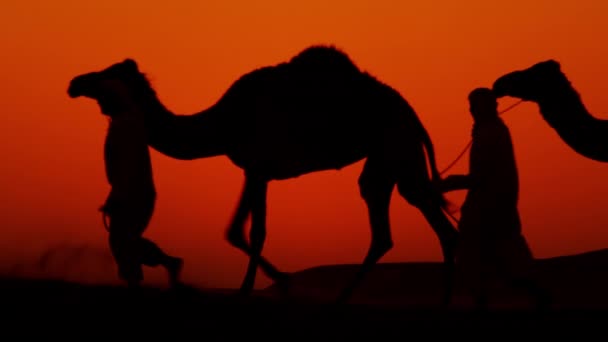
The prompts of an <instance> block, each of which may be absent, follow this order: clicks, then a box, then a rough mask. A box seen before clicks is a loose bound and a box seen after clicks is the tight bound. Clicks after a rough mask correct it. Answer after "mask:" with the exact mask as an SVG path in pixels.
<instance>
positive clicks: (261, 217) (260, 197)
mask: <svg viewBox="0 0 608 342" xmlns="http://www.w3.org/2000/svg"><path fill="white" fill-rule="evenodd" d="M267 187H268V185H267V181H266V180H264V179H263V178H260V177H256V176H254V175H252V174H251V173H246V175H245V185H244V188H243V193H242V194H241V199H240V201H239V205H238V207H237V210H236V213H235V214H234V217H233V218H232V222H231V224H230V226H229V227H228V230H227V231H226V239H227V240H228V242H230V244H231V245H232V246H234V247H236V248H238V249H240V250H241V251H243V252H245V253H246V254H247V256H249V265H248V266H247V272H246V274H245V277H244V279H243V283H242V284H241V287H240V290H239V292H240V294H242V295H249V294H250V293H251V291H252V290H253V288H254V285H255V278H256V273H257V268H258V266H259V267H261V268H262V270H263V271H264V273H266V275H267V276H269V277H270V278H271V279H272V280H274V281H275V282H277V283H279V285H281V286H282V287H284V286H286V281H287V280H288V278H289V277H288V275H287V274H286V273H284V272H282V271H279V270H278V269H277V267H276V266H274V265H273V264H272V263H270V261H268V260H267V259H266V258H264V257H263V256H262V249H263V247H264V240H265V239H266V200H267V197H266V192H267ZM249 214H251V231H250V244H248V243H247V241H246V239H245V221H246V219H247V217H248V216H249Z"/></svg>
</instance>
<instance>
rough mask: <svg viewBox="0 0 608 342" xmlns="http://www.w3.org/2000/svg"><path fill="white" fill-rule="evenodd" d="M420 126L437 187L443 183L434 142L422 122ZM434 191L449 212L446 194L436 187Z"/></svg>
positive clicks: (432, 175) (432, 176)
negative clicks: (439, 183)
mask: <svg viewBox="0 0 608 342" xmlns="http://www.w3.org/2000/svg"><path fill="white" fill-rule="evenodd" d="M419 124H420V128H421V129H420V131H421V133H422V143H423V145H424V149H425V150H426V154H427V157H428V160H429V164H430V167H431V182H432V183H433V185H435V184H438V182H440V181H441V173H440V172H439V169H438V168H437V160H436V158H435V147H434V146H433V141H432V140H431V136H430V135H429V132H428V131H427V130H426V128H424V126H423V125H422V123H421V122H419ZM433 189H436V192H437V196H438V198H439V202H440V204H441V207H442V208H443V209H445V210H448V207H449V206H450V202H449V201H448V200H447V199H446V197H445V196H444V194H443V193H442V192H441V191H439V189H437V188H436V187H435V186H433Z"/></svg>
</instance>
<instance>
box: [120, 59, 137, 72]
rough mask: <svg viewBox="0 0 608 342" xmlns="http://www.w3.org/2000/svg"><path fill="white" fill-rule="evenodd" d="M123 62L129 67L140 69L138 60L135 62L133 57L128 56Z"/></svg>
mask: <svg viewBox="0 0 608 342" xmlns="http://www.w3.org/2000/svg"><path fill="white" fill-rule="evenodd" d="M122 64H123V65H124V66H126V67H128V68H131V69H134V70H138V68H137V62H135V60H133V59H131V58H127V59H125V60H124V61H123V62H122Z"/></svg>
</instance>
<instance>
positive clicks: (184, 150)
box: [147, 102, 227, 160]
mask: <svg viewBox="0 0 608 342" xmlns="http://www.w3.org/2000/svg"><path fill="white" fill-rule="evenodd" d="M147 111H148V114H149V115H148V117H147V128H148V144H149V145H150V147H152V148H153V149H155V150H156V151H158V152H160V153H162V154H164V155H166V156H169V157H172V158H176V159H183V160H191V159H197V158H206V157H213V156H218V155H222V154H225V150H226V139H227V135H226V134H225V132H223V131H222V129H223V125H222V124H221V121H222V116H221V114H220V113H219V112H218V111H217V110H216V108H214V107H211V108H208V109H206V110H203V111H201V112H199V113H195V114H174V113H172V112H171V111H169V110H167V109H166V108H165V107H164V106H162V105H161V104H160V102H159V103H158V104H157V105H155V106H151V107H149V108H148V109H147Z"/></svg>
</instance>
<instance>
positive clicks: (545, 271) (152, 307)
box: [0, 250, 608, 338]
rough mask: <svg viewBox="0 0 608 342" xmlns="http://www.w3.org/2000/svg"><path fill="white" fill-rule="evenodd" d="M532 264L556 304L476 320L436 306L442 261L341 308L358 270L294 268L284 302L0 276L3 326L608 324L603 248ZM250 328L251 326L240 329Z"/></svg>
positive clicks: (435, 330)
mask: <svg viewBox="0 0 608 342" xmlns="http://www.w3.org/2000/svg"><path fill="white" fill-rule="evenodd" d="M537 264H538V267H539V273H540V275H541V280H542V281H543V283H545V284H547V285H548V287H549V290H550V291H551V292H552V293H553V295H554V297H555V307H554V308H553V309H552V310H551V311H549V312H544V313H541V312H534V311H532V310H530V309H529V307H528V306H527V303H526V302H525V301H523V302H522V301H521V300H520V301H518V300H517V297H516V296H515V297H514V296H513V295H512V294H509V293H506V292H504V291H503V292H501V291H500V289H497V291H498V292H497V293H498V294H497V296H499V298H498V299H496V304H495V306H494V308H493V310H492V311H491V312H489V313H485V314H483V315H482V314H479V313H475V312H473V311H471V310H470V307H469V306H468V304H467V302H466V300H464V299H463V297H462V293H458V292H457V293H456V300H455V301H454V305H452V307H450V308H449V309H447V310H442V309H439V307H438V303H439V297H438V295H439V294H440V291H441V286H440V284H439V279H441V264H440V263H400V264H379V265H378V267H377V268H376V269H375V271H374V273H373V274H372V275H371V277H370V278H369V280H368V281H367V282H366V283H364V284H363V285H362V287H361V290H360V291H359V292H357V294H356V295H355V296H354V297H353V301H352V304H350V305H344V306H340V307H338V306H334V305H331V304H329V303H331V300H332V299H333V298H335V297H334V294H335V293H334V292H338V291H339V290H340V289H341V288H342V285H343V283H344V282H346V281H348V280H349V279H350V275H352V274H354V272H356V270H357V267H356V265H330V266H321V267H316V268H312V269H308V270H304V271H301V272H296V273H295V274H294V278H293V281H292V288H291V289H292V290H291V293H290V295H289V297H288V299H287V300H284V299H282V298H281V297H280V295H279V294H278V293H277V292H276V291H275V290H274V287H273V286H270V287H269V288H267V289H264V290H259V291H254V293H253V295H252V296H251V297H250V298H240V297H237V296H236V295H235V294H236V290H232V289H195V288H189V287H184V288H183V289H180V290H179V291H173V292H170V291H168V290H165V289H161V288H152V287H149V288H145V289H144V290H143V292H141V293H140V295H139V296H136V297H134V296H131V293H129V292H128V290H127V289H126V288H124V287H118V286H112V285H103V286H102V285H99V286H94V285H85V284H77V283H70V282H64V281H59V280H41V279H25V278H22V279H17V278H0V296H1V297H2V298H0V300H2V303H3V305H2V310H3V311H4V312H3V313H2V316H3V317H6V318H5V322H6V320H7V319H11V320H13V321H17V322H40V323H44V322H59V324H60V325H56V323H54V324H55V325H54V326H55V328H56V329H59V330H61V329H66V330H71V329H72V328H70V326H72V325H77V326H81V327H82V326H83V324H84V326H87V327H90V328H103V329H104V331H106V332H107V331H108V330H111V331H114V330H116V329H118V330H121V329H128V330H131V331H138V330H141V332H142V333H148V332H154V331H155V329H156V330H158V329H166V328H168V327H179V329H180V330H178V331H184V330H182V329H185V330H187V331H191V330H194V331H195V332H194V333H196V334H201V335H200V337H201V338H203V337H206V336H209V335H208V334H213V335H214V336H219V335H217V334H221V335H222V336H223V337H231V336H240V335H243V334H245V333H247V334H251V335H252V336H256V337H257V336H260V337H267V336H275V335H276V336H279V335H280V336H284V337H285V335H284V333H283V332H285V331H290V332H289V335H291V334H297V335H298V336H302V335H303V334H304V335H315V336H321V337H325V338H326V337H328V334H330V335H332V336H333V335H334V334H335V335H336V336H342V337H344V336H347V335H348V336H351V335H352V336H356V335H360V334H364V333H365V334H374V335H375V334H376V333H379V334H383V333H389V332H390V333H391V334H394V333H397V334H399V335H401V336H402V337H404V338H405V337H407V336H409V335H410V334H412V331H414V330H415V331H425V332H426V333H427V334H446V333H452V334H453V333H456V332H458V333H464V332H466V333H467V334H469V333H475V332H481V331H486V330H488V329H492V330H493V331H494V333H508V332H513V329H526V330H529V329H533V330H538V331H544V332H547V333H551V332H558V331H564V330H568V331H577V334H578V333H585V332H589V331H591V330H595V328H599V327H603V326H604V325H605V323H606V322H608V295H606V293H605V291H606V290H607V289H608V277H606V275H607V274H608V267H607V266H608V250H601V251H595V252H590V253H584V254H579V255H574V256H565V257H559V258H550V259H540V260H538V261H537ZM134 323H135V324H134ZM140 323H141V324H140ZM230 325H232V326H233V327H235V328H229V326H230ZM248 325H250V326H256V328H255V329H254V330H243V329H242V328H243V327H245V326H248ZM496 329H498V330H496ZM196 331H198V332H196ZM319 334H321V335H319Z"/></svg>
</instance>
